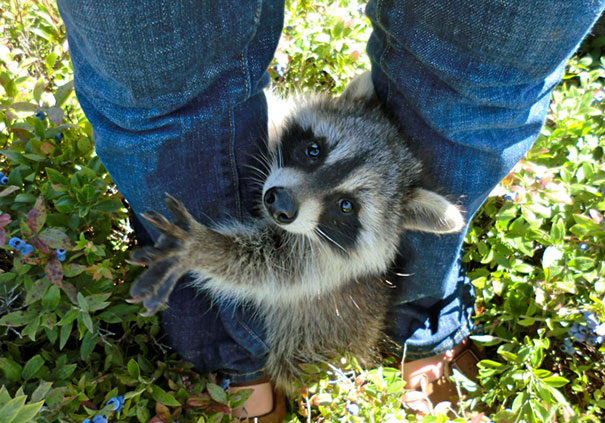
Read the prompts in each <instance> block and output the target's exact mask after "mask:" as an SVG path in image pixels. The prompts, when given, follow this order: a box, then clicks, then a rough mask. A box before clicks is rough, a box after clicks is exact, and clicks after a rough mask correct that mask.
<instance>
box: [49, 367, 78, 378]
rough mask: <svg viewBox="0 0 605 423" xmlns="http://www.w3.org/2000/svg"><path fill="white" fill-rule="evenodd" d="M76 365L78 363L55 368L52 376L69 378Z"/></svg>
mask: <svg viewBox="0 0 605 423" xmlns="http://www.w3.org/2000/svg"><path fill="white" fill-rule="evenodd" d="M76 367H78V365H77V364H76V363H73V364H67V365H65V366H63V367H61V368H60V369H57V370H56V371H55V372H54V376H55V378H56V379H57V380H66V379H69V377H70V376H71V375H72V374H73V372H74V371H75V370H76Z"/></svg>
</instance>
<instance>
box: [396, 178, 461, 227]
mask: <svg viewBox="0 0 605 423" xmlns="http://www.w3.org/2000/svg"><path fill="white" fill-rule="evenodd" d="M403 220H404V221H403V226H404V228H406V229H411V230H414V231H422V232H433V233H438V234H447V233H451V232H458V231H460V230H462V228H463V227H464V218H463V217H462V214H461V213H460V210H459V209H458V207H456V206H455V205H453V204H452V203H450V202H449V201H447V200H446V199H445V198H444V197H442V196H441V195H439V194H437V193H434V192H433V191H428V190H425V189H422V188H417V189H416V190H415V191H414V192H413V193H412V197H411V199H410V200H409V201H408V202H407V203H406V205H405V210H404V218H403Z"/></svg>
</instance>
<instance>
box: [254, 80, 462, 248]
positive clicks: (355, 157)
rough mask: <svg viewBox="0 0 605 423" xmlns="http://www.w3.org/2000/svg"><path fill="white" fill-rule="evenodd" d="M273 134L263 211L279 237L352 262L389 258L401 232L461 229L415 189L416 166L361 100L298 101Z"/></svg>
mask: <svg viewBox="0 0 605 423" xmlns="http://www.w3.org/2000/svg"><path fill="white" fill-rule="evenodd" d="M351 86H352V87H355V84H352V85H351ZM347 91H350V90H347ZM358 92H359V90H357V91H356V93H358ZM372 93H373V91H372ZM275 133H276V134H277V136H276V139H273V140H270V143H269V150H270V155H271V158H272V160H271V163H270V164H269V168H270V169H269V172H268V175H267V178H266V180H265V182H264V186H263V193H262V204H263V210H264V212H265V214H266V217H267V218H268V219H270V220H271V221H272V222H273V223H274V224H275V225H278V226H279V227H280V228H281V229H283V230H284V231H287V232H289V233H292V234H298V235H302V236H304V237H306V238H308V239H309V240H310V241H318V242H321V243H323V244H326V245H328V246H329V247H331V248H332V249H334V250H335V251H339V252H341V253H345V254H347V255H350V253H352V252H355V251H359V249H360V248H366V249H367V248H370V249H375V248H385V249H386V250H392V248H393V246H395V245H396V244H397V243H398V240H399V238H400V236H401V234H402V233H403V231H404V230H405V229H419V230H425V231H431V232H442V233H443V232H452V231H457V230H459V229H461V227H462V223H463V222H462V216H461V215H460V213H459V211H458V210H457V208H456V207H455V206H453V205H452V204H450V203H449V202H447V200H445V199H444V198H443V197H441V196H439V195H437V194H435V193H432V192H430V191H426V190H423V189H421V188H419V187H418V181H419V179H420V172H421V165H420V163H419V162H418V160H417V159H415V158H414V157H413V156H412V154H411V153H410V152H409V150H408V149H407V147H406V146H405V142H404V140H402V139H401V135H400V133H399V131H398V130H397V128H395V127H394V125H393V124H392V123H391V122H390V121H389V119H387V118H386V116H385V115H384V113H383V112H382V111H381V109H380V108H379V107H378V106H377V104H376V103H375V102H374V103H373V102H371V101H368V98H367V96H366V95H362V98H359V97H355V96H352V95H350V94H347V92H345V94H343V96H341V97H340V98H338V99H336V100H334V99H326V98H322V97H314V98H307V99H305V100H302V101H301V102H300V103H299V104H297V105H296V106H295V107H294V108H293V110H292V112H291V113H290V115H289V116H288V117H286V118H285V119H284V120H283V122H282V124H281V128H280V130H279V131H276V132H275ZM381 253H382V252H381Z"/></svg>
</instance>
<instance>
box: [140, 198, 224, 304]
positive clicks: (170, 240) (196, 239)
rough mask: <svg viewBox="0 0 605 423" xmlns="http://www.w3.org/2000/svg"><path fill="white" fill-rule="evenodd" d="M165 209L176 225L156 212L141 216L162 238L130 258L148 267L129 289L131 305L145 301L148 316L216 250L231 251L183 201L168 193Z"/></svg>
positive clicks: (216, 233) (208, 260) (221, 237)
mask: <svg viewBox="0 0 605 423" xmlns="http://www.w3.org/2000/svg"><path fill="white" fill-rule="evenodd" d="M166 206H167V207H168V209H169V210H170V211H171V213H172V214H173V215H174V222H170V221H169V220H168V219H166V217H164V216H162V215H161V214H159V213H157V212H154V211H150V212H146V213H143V214H142V217H143V218H144V219H145V220H146V221H147V222H149V224H151V225H152V226H153V227H155V228H156V229H157V230H159V231H160V233H161V235H160V237H159V238H158V241H157V242H156V244H155V245H154V246H147V247H143V248H140V249H138V250H135V251H133V252H132V254H131V256H130V262H131V263H133V264H138V265H145V266H149V269H148V270H147V271H145V272H144V273H143V274H142V275H141V277H139V279H137V280H136V281H135V283H134V285H133V286H132V288H131V289H130V295H131V296H132V299H131V300H130V302H133V303H137V302H143V304H144V305H145V308H146V309H147V312H146V313H145V315H153V314H155V313H156V312H157V311H158V309H159V308H160V307H161V306H162V305H164V304H165V303H166V302H167V300H168V297H169V296H170V293H171V292H172V291H173V289H174V287H175V285H176V282H177V281H178V280H179V279H180V278H181V277H182V276H183V275H184V274H185V273H187V272H188V271H190V270H198V269H199V268H200V267H201V268H202V269H203V268H204V265H205V264H207V263H208V262H210V261H212V257H213V256H215V255H216V252H217V251H225V249H227V248H229V245H228V244H229V240H228V239H227V237H225V236H224V235H221V234H219V233H218V232H216V231H213V230H212V229H210V228H208V227H206V226H204V225H202V224H201V223H199V222H197V221H196V220H195V219H194V218H193V217H192V216H191V215H190V214H189V212H188V211H187V209H186V208H185V206H184V205H183V204H182V203H181V202H179V201H178V200H176V199H175V198H174V197H172V196H170V195H168V194H166Z"/></svg>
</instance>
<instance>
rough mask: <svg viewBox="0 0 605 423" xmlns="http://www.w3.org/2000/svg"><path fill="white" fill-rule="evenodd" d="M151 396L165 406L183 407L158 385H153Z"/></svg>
mask: <svg viewBox="0 0 605 423" xmlns="http://www.w3.org/2000/svg"><path fill="white" fill-rule="evenodd" d="M223 394H224V392H223ZM151 396H152V397H153V399H154V400H156V401H157V402H159V403H160V404H164V405H166V406H169V407H179V406H180V405H181V403H180V402H178V401H177V400H176V398H175V397H173V396H172V395H170V394H169V393H167V392H166V391H164V390H163V389H162V388H160V387H159V386H157V385H151Z"/></svg>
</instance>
